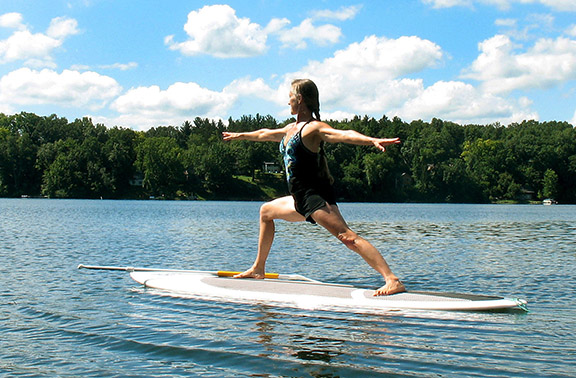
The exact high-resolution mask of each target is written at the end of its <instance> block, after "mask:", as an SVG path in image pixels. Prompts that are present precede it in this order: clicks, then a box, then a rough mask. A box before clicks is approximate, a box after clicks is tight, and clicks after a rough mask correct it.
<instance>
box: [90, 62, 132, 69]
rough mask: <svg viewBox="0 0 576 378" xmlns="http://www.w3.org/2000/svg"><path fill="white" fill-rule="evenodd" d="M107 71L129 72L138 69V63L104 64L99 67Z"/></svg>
mask: <svg viewBox="0 0 576 378" xmlns="http://www.w3.org/2000/svg"><path fill="white" fill-rule="evenodd" d="M98 67H100V68H102V69H105V70H120V71H128V70H132V69H134V68H137V67H138V63H136V62H129V63H113V64H104V65H101V66H98Z"/></svg>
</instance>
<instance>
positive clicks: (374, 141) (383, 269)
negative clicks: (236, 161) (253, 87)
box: [222, 79, 405, 295]
mask: <svg viewBox="0 0 576 378" xmlns="http://www.w3.org/2000/svg"><path fill="white" fill-rule="evenodd" d="M288 104H289V105H290V110H291V114H292V115H295V116H296V122H294V123H291V124H289V125H288V126H286V127H284V128H281V129H260V130H256V131H252V132H246V133H230V132H223V133H222V135H223V138H224V140H225V141H229V140H250V141H259V142H265V141H270V142H280V151H281V152H282V154H283V155H284V163H285V168H286V177H287V180H288V189H289V192H290V194H291V195H290V196H286V197H282V198H278V199H275V200H273V201H270V202H267V203H265V204H264V205H262V207H261V208H260V234H259V239H258V254H257V256H256V261H254V264H253V265H252V267H251V268H250V269H248V270H247V271H245V272H243V273H240V274H238V275H237V276H236V277H237V278H247V277H250V278H264V273H265V265H266V259H267V258H268V254H269V253H270V249H271V247H272V242H273V240H274V233H275V225H274V220H276V219H282V220H286V221H289V222H301V221H305V220H306V221H309V222H311V223H318V224H319V225H321V226H322V227H324V228H326V229H327V230H328V231H329V232H330V233H331V234H332V235H334V236H335V237H337V238H338V239H339V240H340V241H341V242H342V243H343V244H344V245H346V247H348V248H349V249H351V250H352V251H354V252H357V253H358V254H359V255H360V256H362V258H364V260H365V261H366V262H367V263H368V264H369V265H370V266H371V267H372V268H374V269H375V270H376V271H377V272H379V273H380V274H381V275H382V276H383V277H384V280H385V281H386V284H385V285H384V286H382V287H381V288H380V289H378V290H375V292H374V295H389V294H395V293H399V292H402V291H405V288H404V285H403V284H402V283H401V282H400V280H399V279H398V277H396V275H395V274H394V273H392V271H391V269H390V267H389V266H388V264H387V263H386V260H384V258H383V257H382V255H381V254H380V252H378V250H377V249H376V248H375V247H374V246H373V245H372V244H370V243H369V242H368V241H366V240H365V239H363V238H361V237H360V236H358V235H357V234H356V233H355V232H354V231H352V230H351V229H350V228H349V227H348V225H347V224H346V222H345V221H344V218H343V217H342V214H341V213H340V210H339V209H338V206H337V205H336V200H335V196H334V192H333V189H332V181H333V180H332V177H331V176H330V173H329V171H328V166H327V164H326V157H325V155H324V150H323V145H324V143H325V142H328V143H349V144H356V145H372V146H374V147H376V148H378V149H379V150H381V151H385V146H388V145H390V144H397V143H400V140H399V139H398V138H392V139H380V138H372V137H369V136H366V135H363V134H361V133H358V132H356V131H353V130H337V129H334V128H332V127H330V126H329V125H328V124H326V123H324V122H321V121H320V102H319V95H318V88H317V87H316V84H314V82H312V81H311V80H308V79H303V80H294V81H293V82H292V88H291V91H290V101H289V103H288Z"/></svg>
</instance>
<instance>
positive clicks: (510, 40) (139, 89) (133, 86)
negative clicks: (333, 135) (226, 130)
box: [0, 0, 576, 130]
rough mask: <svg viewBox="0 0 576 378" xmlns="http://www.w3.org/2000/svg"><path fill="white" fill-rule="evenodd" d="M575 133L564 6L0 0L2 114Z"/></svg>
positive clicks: (128, 121)
mask: <svg viewBox="0 0 576 378" xmlns="http://www.w3.org/2000/svg"><path fill="white" fill-rule="evenodd" d="M304 77H307V78H311V79H313V80H314V81H315V82H316V83H317V84H318V86H319V89H320V101H321V114H322V117H323V118H324V119H344V118H351V117H353V116H354V115H361V116H364V115H368V116H372V117H375V118H381V117H382V116H383V115H386V116H387V117H389V118H392V117H394V116H398V117H400V118H401V119H403V120H404V121H407V122H410V121H412V120H415V119H422V120H424V121H429V120H430V119H432V118H434V117H436V118H440V119H444V120H449V121H454V122H458V123H460V124H468V123H479V124H489V123H495V122H499V123H501V124H504V125H507V124H509V123H512V122H521V121H522V120H525V119H536V120H540V121H551V120H557V121H568V122H571V123H573V124H575V123H576V81H575V79H576V1H574V0H401V1H398V0H372V1H367V0H366V1H341V0H331V1H315V2H311V1H300V0H292V1H281V0H252V1H245V0H242V1H240V0H238V1H226V2H223V1H219V2H210V1H202V2H200V1H176V0H162V1H153V0H139V1H135V0H131V1H130V0H124V1H118V0H45V1H34V0H21V1H13V0H0V112H3V113H5V114H14V113H19V112H21V111H26V112H33V113H36V114H38V115H50V114H57V115H58V116H60V117H66V118H68V119H69V120H70V121H72V120H73V119H75V118H79V117H84V116H89V117H91V118H92V119H93V121H94V122H99V123H103V124H105V125H106V126H108V127H113V126H122V127H131V128H133V129H136V130H146V129H149V128H150V127H154V126H160V125H174V126H180V125H181V124H182V123H183V122H184V121H186V120H192V119H193V118H195V117H208V118H213V119H224V120H227V119H228V118H229V117H232V118H239V117H241V116H242V115H249V114H251V115H255V114H256V113H259V114H262V115H266V114H270V115H272V116H274V117H275V118H276V119H278V120H284V119H286V118H288V117H289V113H288V110H289V108H288V106H287V102H288V92H289V83H290V82H291V80H292V79H295V78H304Z"/></svg>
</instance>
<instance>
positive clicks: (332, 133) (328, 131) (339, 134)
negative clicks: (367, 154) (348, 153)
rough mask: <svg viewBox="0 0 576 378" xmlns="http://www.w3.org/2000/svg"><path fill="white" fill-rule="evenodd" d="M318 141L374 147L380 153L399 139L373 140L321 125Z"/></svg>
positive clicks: (357, 133)
mask: <svg viewBox="0 0 576 378" xmlns="http://www.w3.org/2000/svg"><path fill="white" fill-rule="evenodd" d="M318 134H319V136H320V139H322V140H323V141H325V142H328V143H348V144H357V145H361V146H374V147H376V148H378V149H379V150H381V151H385V150H386V146H389V145H391V144H398V143H400V138H374V137H370V136H367V135H364V134H362V133H359V132H358V131H355V130H339V129H335V128H333V127H331V126H329V125H328V124H325V123H323V124H322V125H321V126H320V127H319V128H318Z"/></svg>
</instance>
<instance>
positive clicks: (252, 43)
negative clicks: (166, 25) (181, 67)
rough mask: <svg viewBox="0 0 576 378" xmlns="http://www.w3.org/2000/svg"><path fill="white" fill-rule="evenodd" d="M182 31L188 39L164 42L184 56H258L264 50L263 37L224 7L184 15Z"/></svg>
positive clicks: (257, 26)
mask: <svg viewBox="0 0 576 378" xmlns="http://www.w3.org/2000/svg"><path fill="white" fill-rule="evenodd" d="M184 30H185V31H186V34H187V35H188V37H189V39H188V40H186V41H184V42H175V41H174V36H173V35H170V36H167V37H166V38H165V39H164V42H165V44H166V45H168V46H169V48H170V49H171V50H178V51H180V52H181V53H182V54H184V55H198V54H208V55H212V56H215V57H218V58H235V57H249V56H255V55H260V54H262V53H263V52H264V50H265V49H266V39H267V35H266V34H265V33H264V32H263V30H262V27H261V26H260V25H258V24H256V23H252V22H250V19H248V18H238V17H237V16H236V11H235V10H234V9H232V8H231V7H230V6H228V5H212V6H210V5H207V6H205V7H203V8H201V9H200V10H198V11H192V12H190V13H189V14H188V21H187V22H186V24H185V25H184Z"/></svg>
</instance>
